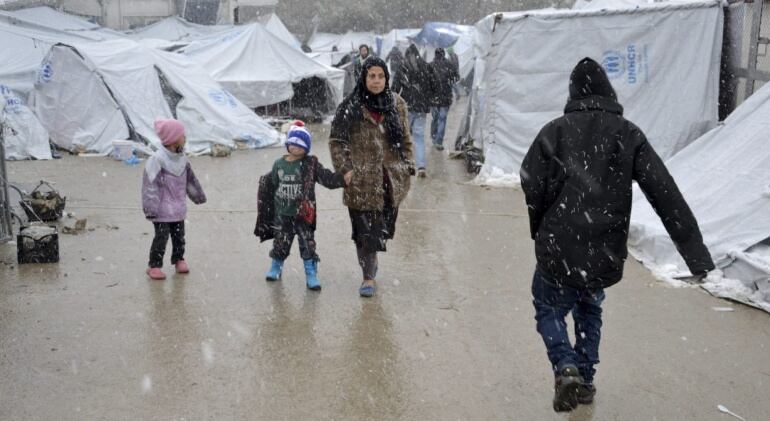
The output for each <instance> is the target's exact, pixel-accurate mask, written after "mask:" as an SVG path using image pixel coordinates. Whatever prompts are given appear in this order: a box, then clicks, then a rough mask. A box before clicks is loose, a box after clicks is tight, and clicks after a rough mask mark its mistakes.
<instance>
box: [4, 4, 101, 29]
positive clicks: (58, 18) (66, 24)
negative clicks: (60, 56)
mask: <svg viewBox="0 0 770 421" xmlns="http://www.w3.org/2000/svg"><path fill="white" fill-rule="evenodd" d="M2 13H3V14H5V15H10V16H14V17H16V18H18V19H20V20H23V21H25V22H27V23H31V24H36V25H40V26H46V27H49V28H55V29H58V30H60V31H90V30H93V29H100V28H101V26H99V25H97V24H95V23H93V22H89V21H87V20H85V19H83V18H80V17H78V16H74V15H70V14H68V13H62V12H59V11H56V10H54V9H51V8H50V7H47V6H41V7H31V8H28V9H20V10H15V11H12V12H2Z"/></svg>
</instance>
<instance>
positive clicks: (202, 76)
mask: <svg viewBox="0 0 770 421" xmlns="http://www.w3.org/2000/svg"><path fill="white" fill-rule="evenodd" d="M42 69H43V70H41V72H40V74H41V76H40V79H39V81H38V83H37V84H36V88H35V90H34V91H33V93H32V95H31V103H32V106H33V108H34V109H35V112H36V114H37V115H38V116H39V117H40V120H41V122H42V123H43V125H44V126H45V127H46V128H47V129H48V130H49V132H50V134H51V138H52V139H53V141H54V142H55V143H56V144H57V145H59V146H61V147H63V148H66V149H69V150H76V151H90V152H96V153H102V154H106V153H109V152H110V151H111V150H112V141H113V140H118V139H127V138H128V137H129V136H130V133H131V131H133V132H134V133H136V134H138V135H139V136H141V137H142V138H144V139H146V140H148V141H149V142H150V143H151V144H152V145H154V146H156V147H158V146H160V140H159V139H158V137H157V135H156V134H155V131H154V128H153V123H154V121H155V120H156V119H158V118H172V117H173V116H174V113H173V112H172V108H171V107H169V102H168V101H169V99H167V98H165V97H164V93H165V94H166V95H167V96H169V97H170V98H171V99H173V101H176V100H178V103H177V104H176V107H175V108H174V111H175V112H176V116H177V118H178V119H179V120H181V121H182V122H183V123H184V124H185V126H186V128H187V140H188V150H189V151H192V152H204V151H206V150H207V149H208V148H209V146H210V145H211V144H212V143H221V144H226V145H229V146H233V140H244V141H248V142H250V143H251V144H253V145H255V146H257V147H261V146H267V145H271V144H275V143H277V142H278V141H279V135H278V133H277V132H276V131H275V130H274V129H272V128H271V127H270V126H269V125H268V124H267V123H265V122H264V121H263V120H261V119H260V118H259V117H258V116H257V115H256V114H254V113H253V112H251V110H249V109H248V108H246V106H244V105H243V104H241V103H240V102H239V101H238V100H236V99H235V98H234V97H233V96H232V95H230V94H229V93H228V92H227V91H225V90H224V89H223V88H222V87H221V86H220V85H219V84H217V83H216V82H215V81H214V80H212V79H211V77H210V76H208V74H207V72H206V71H205V70H203V69H202V68H201V67H199V66H198V65H197V64H196V63H194V62H193V61H191V60H189V59H186V58H185V57H183V56H179V55H176V54H174V53H167V52H163V51H160V50H154V49H150V48H146V47H143V46H141V45H140V44H138V43H136V42H134V41H131V40H128V39H119V40H112V41H104V42H100V43H73V44H71V45H63V44H60V45H56V46H54V47H53V48H51V51H50V53H49V54H48V56H47V57H46V58H45V60H44V62H43V65H42ZM159 72H160V73H159ZM160 76H163V82H164V83H163V84H167V85H168V89H166V90H165V91H164V88H163V86H162V80H161V77H160ZM84 92H87V93H88V94H87V95H84V94H83V93H84Z"/></svg>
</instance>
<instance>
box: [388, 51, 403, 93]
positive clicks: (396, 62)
mask: <svg viewBox="0 0 770 421" xmlns="http://www.w3.org/2000/svg"><path fill="white" fill-rule="evenodd" d="M385 62H386V63H387V64H388V66H389V67H390V74H391V75H392V78H391V81H390V83H391V86H392V84H393V81H394V80H395V79H396V78H398V76H399V75H398V72H400V71H401V66H402V65H403V64H404V55H403V54H402V53H401V50H399V49H398V47H393V49H391V50H390V52H389V53H388V55H387V56H386V57H385Z"/></svg>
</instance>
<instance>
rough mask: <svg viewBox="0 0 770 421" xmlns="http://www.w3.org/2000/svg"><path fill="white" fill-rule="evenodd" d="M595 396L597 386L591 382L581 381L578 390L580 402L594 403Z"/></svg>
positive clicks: (585, 403)
mask: <svg viewBox="0 0 770 421" xmlns="http://www.w3.org/2000/svg"><path fill="white" fill-rule="evenodd" d="M594 396H596V386H594V385H593V384H591V383H581V384H580V386H578V390H577V400H578V403H582V404H583V405H590V404H592V403H594Z"/></svg>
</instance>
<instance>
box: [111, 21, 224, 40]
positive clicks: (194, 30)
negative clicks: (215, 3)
mask: <svg viewBox="0 0 770 421" xmlns="http://www.w3.org/2000/svg"><path fill="white" fill-rule="evenodd" d="M232 28H233V27H232V26H231V25H199V24H197V23H192V22H188V21H186V20H184V19H182V18H181V17H179V16H170V17H168V18H165V19H162V20H160V21H158V22H155V23H153V24H150V25H147V26H145V27H142V28H138V29H134V30H132V31H128V32H127V33H126V34H127V35H128V37H130V38H131V39H134V40H140V39H162V40H166V41H190V40H192V39H195V38H199V37H203V36H206V35H211V34H214V33H217V32H222V31H227V30H230V29H232Z"/></svg>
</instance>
